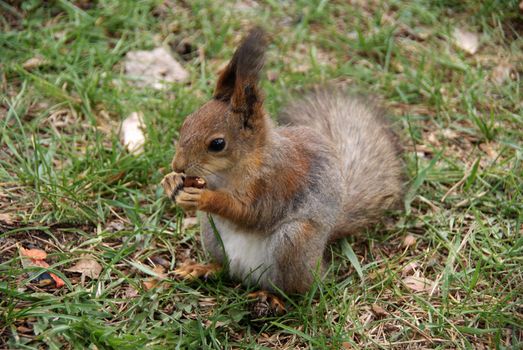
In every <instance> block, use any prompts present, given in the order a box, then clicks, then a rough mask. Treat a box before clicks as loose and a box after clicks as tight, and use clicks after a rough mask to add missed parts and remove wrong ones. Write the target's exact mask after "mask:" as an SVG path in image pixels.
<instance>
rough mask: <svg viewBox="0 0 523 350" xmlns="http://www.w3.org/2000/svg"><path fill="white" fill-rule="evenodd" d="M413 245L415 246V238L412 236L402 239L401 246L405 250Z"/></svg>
mask: <svg viewBox="0 0 523 350" xmlns="http://www.w3.org/2000/svg"><path fill="white" fill-rule="evenodd" d="M415 244H416V237H414V236H413V235H411V234H408V235H406V236H405V238H403V242H402V245H403V246H404V247H405V248H410V247H412V246H413V245H415Z"/></svg>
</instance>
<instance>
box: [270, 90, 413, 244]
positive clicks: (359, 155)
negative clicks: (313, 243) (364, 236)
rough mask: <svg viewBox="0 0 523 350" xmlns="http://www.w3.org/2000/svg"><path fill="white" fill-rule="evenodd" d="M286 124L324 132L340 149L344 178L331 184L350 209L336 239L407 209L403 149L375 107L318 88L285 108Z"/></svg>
mask: <svg viewBox="0 0 523 350" xmlns="http://www.w3.org/2000/svg"><path fill="white" fill-rule="evenodd" d="M280 122H281V123H283V124H290V125H304V126H308V127H310V128H313V129H315V130H318V131H320V133H321V134H323V135H325V136H326V137H327V138H329V139H330V140H331V141H332V142H333V143H334V145H335V148H336V153H337V154H338V155H339V157H340V161H341V166H342V173H343V175H342V178H340V179H330V182H331V183H332V186H337V187H338V188H340V190H342V191H343V193H344V199H343V203H344V204H343V212H342V215H341V216H340V218H339V220H338V223H337V225H336V230H335V232H333V233H332V239H336V238H339V237H342V236H344V235H348V234H353V233H356V232H358V231H360V230H361V229H362V228H365V227H367V226H369V225H371V224H375V223H377V222H378V221H379V220H380V219H381V218H382V217H383V215H384V213H385V212H386V211H387V210H390V209H398V208H399V207H400V206H401V199H402V197H403V182H404V171H403V163H402V160H401V157H400V153H401V147H400V146H399V144H398V140H397V136H396V135H395V134H394V133H393V131H392V129H391V127H390V125H389V122H388V121H387V120H386V118H385V117H384V115H383V112H382V111H381V110H379V109H378V108H376V107H374V104H372V103H370V102H369V101H365V100H363V99H362V98H357V97H353V96H352V97H351V96H350V95H349V94H347V93H346V92H345V91H343V90H340V89H338V90H336V89H332V88H330V89H329V88H323V89H317V90H315V91H314V92H312V93H310V94H309V95H307V96H306V97H305V98H304V99H302V100H298V101H294V102H293V103H291V104H290V105H289V106H288V107H287V108H285V109H284V110H283V112H282V114H281V116H280Z"/></svg>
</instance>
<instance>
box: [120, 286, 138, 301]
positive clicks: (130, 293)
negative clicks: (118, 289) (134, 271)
mask: <svg viewBox="0 0 523 350" xmlns="http://www.w3.org/2000/svg"><path fill="white" fill-rule="evenodd" d="M123 296H124V298H126V299H133V298H136V297H137V296H138V291H137V290H136V289H134V287H133V286H127V288H126V289H125V292H124V293H123Z"/></svg>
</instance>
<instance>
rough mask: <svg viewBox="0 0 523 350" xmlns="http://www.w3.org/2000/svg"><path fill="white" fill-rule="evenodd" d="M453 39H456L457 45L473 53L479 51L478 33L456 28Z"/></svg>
mask: <svg viewBox="0 0 523 350" xmlns="http://www.w3.org/2000/svg"><path fill="white" fill-rule="evenodd" d="M452 39H453V40H454V43H455V44H456V46H458V47H459V48H460V49H462V50H463V51H465V52H467V53H469V54H471V55H473V54H475V53H476V52H477V51H478V48H479V37H478V34H477V33H473V32H469V31H467V30H464V29H461V28H456V29H454V32H453V33H452Z"/></svg>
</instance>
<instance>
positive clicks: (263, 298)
mask: <svg viewBox="0 0 523 350" xmlns="http://www.w3.org/2000/svg"><path fill="white" fill-rule="evenodd" d="M247 297H248V298H249V299H256V300H255V301H254V304H253V306H252V310H251V315H252V316H253V317H254V318H262V317H269V316H279V315H283V314H284V313H285V312H286V311H287V310H286V309H285V303H284V302H283V301H282V300H281V299H280V298H279V297H277V296H276V295H274V294H272V293H269V292H267V291H265V290H259V291H257V292H253V293H249V295H247Z"/></svg>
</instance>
